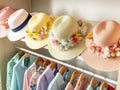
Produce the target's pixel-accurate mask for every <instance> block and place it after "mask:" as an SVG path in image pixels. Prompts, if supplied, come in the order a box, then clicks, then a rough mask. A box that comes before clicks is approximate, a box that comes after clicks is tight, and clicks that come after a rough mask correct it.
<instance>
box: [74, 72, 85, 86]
mask: <svg viewBox="0 0 120 90" xmlns="http://www.w3.org/2000/svg"><path fill="white" fill-rule="evenodd" d="M82 78H87V76H86V75H85V74H83V73H81V74H80V76H79V79H78V81H77V83H76V86H79V85H80V81H81V80H82Z"/></svg>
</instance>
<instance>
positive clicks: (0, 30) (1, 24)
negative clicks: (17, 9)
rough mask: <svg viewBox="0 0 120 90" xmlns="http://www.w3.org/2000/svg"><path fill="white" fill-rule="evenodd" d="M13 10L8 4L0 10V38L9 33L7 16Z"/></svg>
mask: <svg viewBox="0 0 120 90" xmlns="http://www.w3.org/2000/svg"><path fill="white" fill-rule="evenodd" d="M13 12H14V10H13V9H12V8H10V7H9V6H7V7H4V8H2V9H1V10H0V38H3V37H5V36H7V35H8V33H9V30H10V28H9V26H8V18H9V16H10V15H11V14H12V13H13Z"/></svg>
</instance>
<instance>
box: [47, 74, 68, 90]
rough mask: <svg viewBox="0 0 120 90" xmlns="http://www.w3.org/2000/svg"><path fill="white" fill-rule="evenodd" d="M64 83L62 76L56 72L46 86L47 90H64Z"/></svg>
mask: <svg viewBox="0 0 120 90" xmlns="http://www.w3.org/2000/svg"><path fill="white" fill-rule="evenodd" d="M65 86H66V83H65V81H64V78H63V76H62V75H61V74H60V73H59V72H58V73H57V74H56V76H55V77H54V79H53V80H52V81H51V83H50V84H49V86H48V89H47V90H64V89H65Z"/></svg>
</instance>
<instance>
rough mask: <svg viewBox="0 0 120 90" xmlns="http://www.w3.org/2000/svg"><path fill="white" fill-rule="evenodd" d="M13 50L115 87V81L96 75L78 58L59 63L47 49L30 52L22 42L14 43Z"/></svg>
mask: <svg viewBox="0 0 120 90" xmlns="http://www.w3.org/2000/svg"><path fill="white" fill-rule="evenodd" d="M15 48H17V49H19V50H22V51H24V52H27V53H30V54H32V55H35V56H39V57H42V58H45V59H48V60H50V61H54V62H56V63H59V64H61V65H64V66H67V67H69V68H72V69H74V70H78V71H80V72H82V73H85V74H87V75H90V76H93V77H96V78H98V79H100V80H103V81H106V82H108V83H110V84H113V85H115V86H116V85H117V81H116V80H113V79H110V78H108V77H105V75H99V74H98V73H96V72H94V70H93V69H92V68H91V67H89V66H88V65H87V64H85V63H84V61H83V59H82V58H81V57H80V56H79V57H77V58H75V59H72V60H68V61H60V60H57V59H55V58H53V57H52V56H51V55H50V54H49V53H48V50H47V47H45V48H41V49H38V50H32V49H30V48H28V47H27V46H26V45H25V43H24V41H23V40H21V41H17V42H15ZM76 61H77V63H76ZM78 62H79V63H78ZM83 65H85V66H86V68H82V66H83Z"/></svg>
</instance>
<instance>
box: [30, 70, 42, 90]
mask: <svg viewBox="0 0 120 90" xmlns="http://www.w3.org/2000/svg"><path fill="white" fill-rule="evenodd" d="M43 71H44V69H41V70H39V71H36V72H35V73H34V74H33V75H32V77H31V78H30V86H29V88H30V90H36V86H37V80H38V78H39V77H40V75H41V74H42V73H43Z"/></svg>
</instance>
